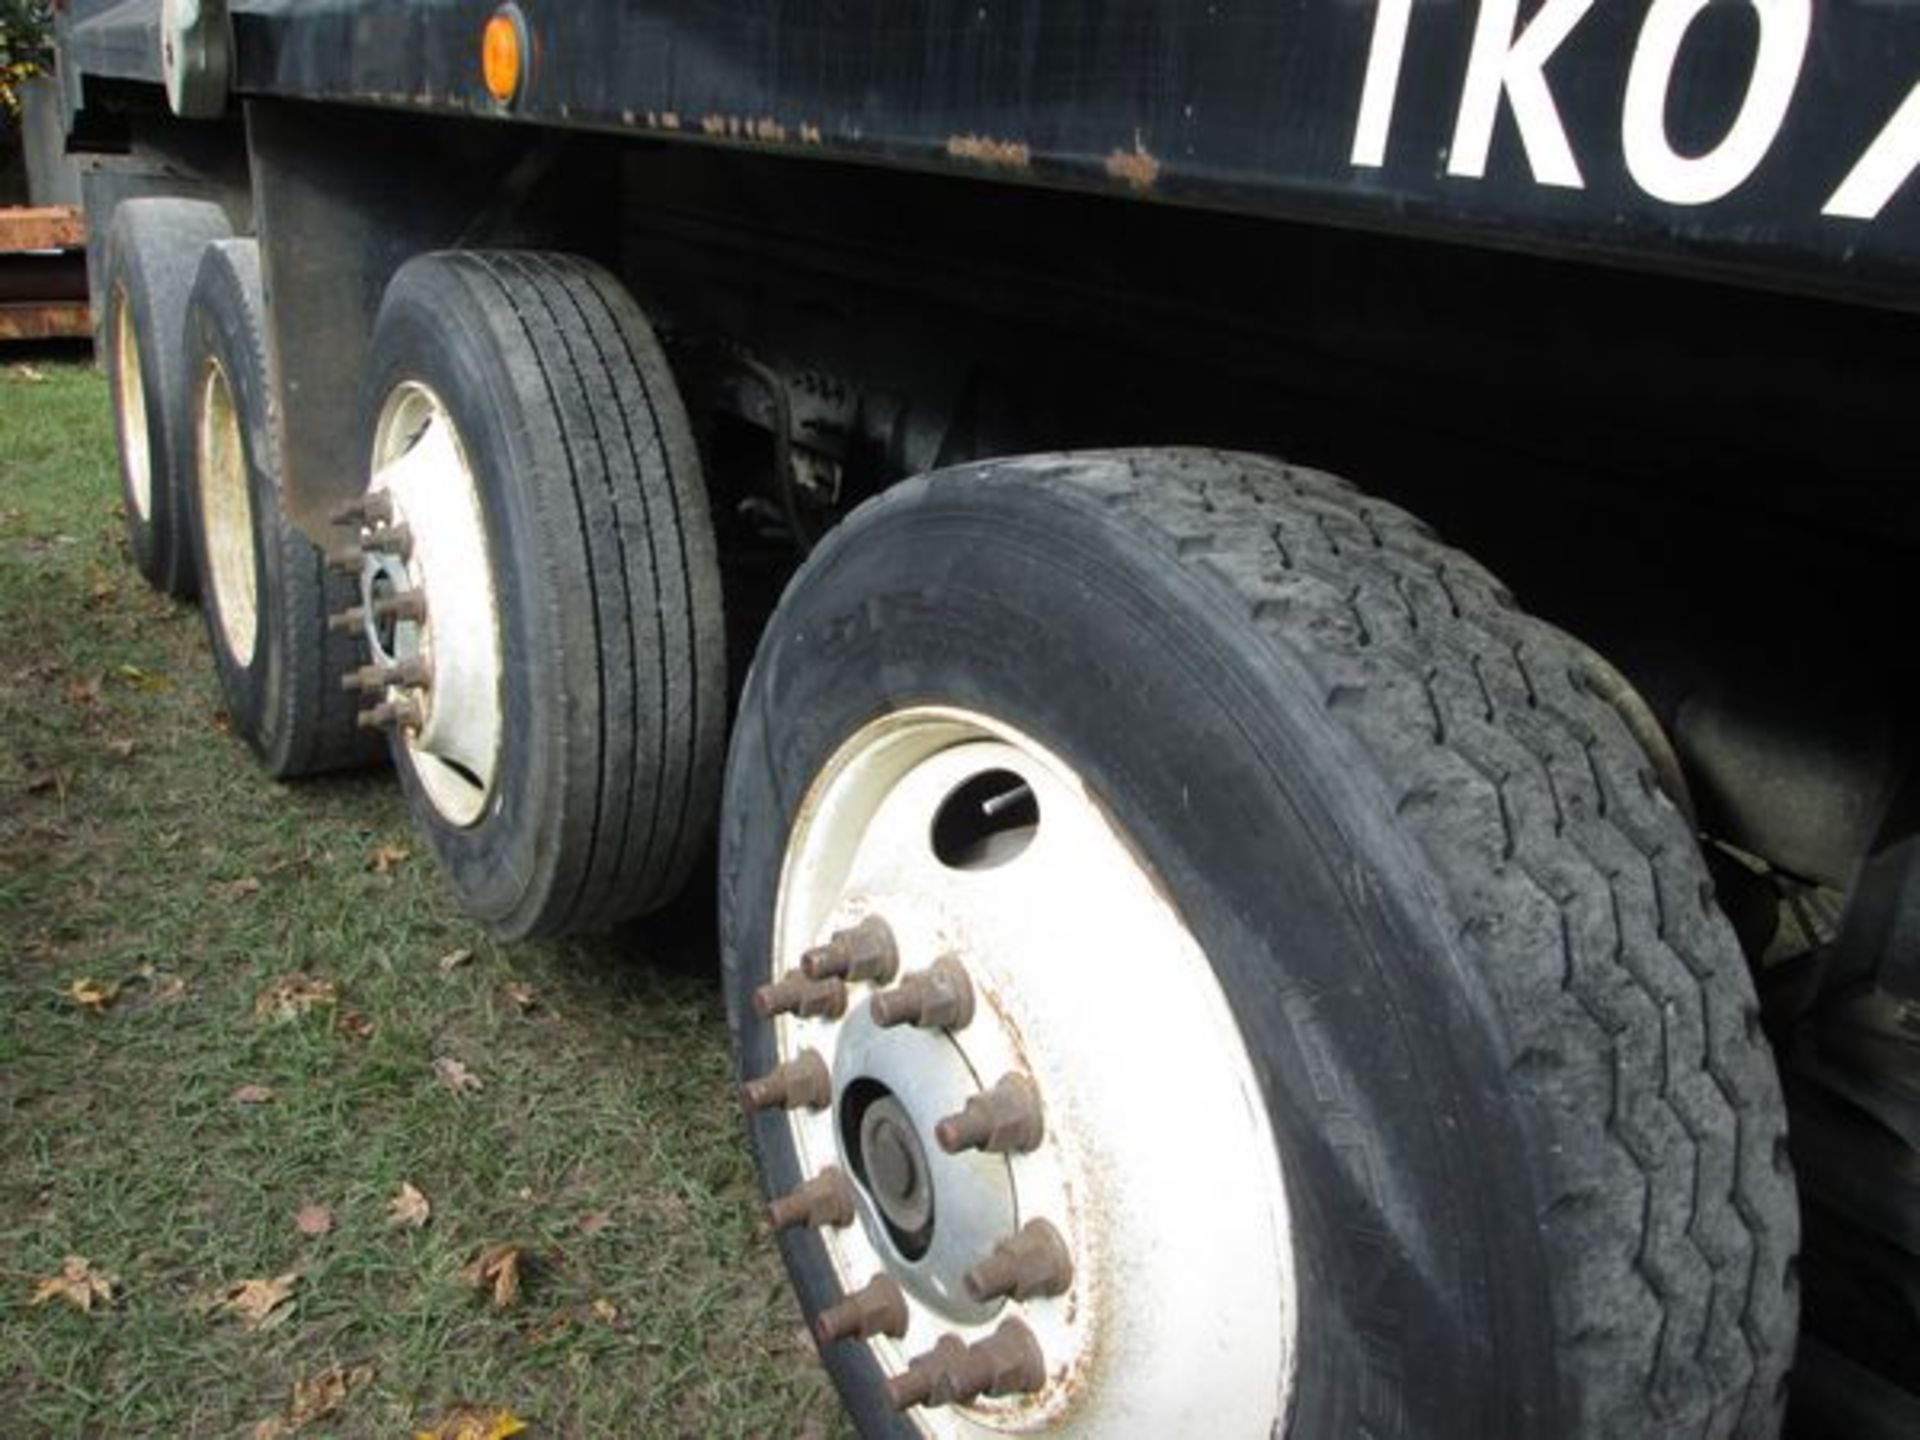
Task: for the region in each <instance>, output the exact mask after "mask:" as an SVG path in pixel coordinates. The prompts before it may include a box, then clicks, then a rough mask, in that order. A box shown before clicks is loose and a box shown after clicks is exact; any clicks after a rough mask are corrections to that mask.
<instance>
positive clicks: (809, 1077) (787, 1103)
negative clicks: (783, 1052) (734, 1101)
mask: <svg viewBox="0 0 1920 1440" xmlns="http://www.w3.org/2000/svg"><path fill="white" fill-rule="evenodd" d="M740 1101H741V1103H742V1104H743V1105H745V1106H746V1108H747V1113H748V1114H752V1113H753V1112H754V1111H756V1110H771V1109H772V1108H773V1107H775V1106H776V1105H777V1106H779V1107H780V1108H781V1109H782V1110H798V1109H800V1108H801V1107H803V1106H804V1107H805V1108H806V1109H808V1110H824V1109H826V1108H827V1106H828V1105H829V1104H831V1103H832V1101H833V1076H832V1075H830V1074H829V1073H827V1062H826V1061H824V1060H822V1059H821V1058H820V1052H819V1051H818V1050H802V1051H801V1052H800V1053H799V1054H798V1055H796V1056H794V1057H793V1059H791V1060H789V1061H787V1062H786V1063H785V1064H784V1065H776V1066H774V1067H773V1069H771V1070H769V1071H768V1072H767V1073H766V1074H765V1075H762V1076H761V1077H760V1078H759V1079H758V1080H749V1081H747V1083H746V1084H744V1085H742V1086H741V1087H740Z"/></svg>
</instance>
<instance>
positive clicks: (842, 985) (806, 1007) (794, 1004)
mask: <svg viewBox="0 0 1920 1440" xmlns="http://www.w3.org/2000/svg"><path fill="white" fill-rule="evenodd" d="M753 1008H754V1009H755V1010H757V1011H759V1012H760V1016H761V1018H762V1019H764V1020H771V1019H772V1018H773V1017H774V1016H775V1015H803V1016H808V1017H813V1016H820V1017H824V1018H825V1019H828V1020H838V1019H839V1018H840V1017H841V1016H842V1015H844V1014H846V1013H847V983H846V981H844V980H809V979H808V978H807V977H806V976H804V975H802V974H801V973H800V972H799V971H798V970H789V971H788V972H787V973H786V974H785V975H783V976H781V977H780V978H779V979H778V980H775V981H773V982H772V983H771V984H767V985H762V986H761V987H760V988H759V989H758V990H756V991H754V992H753Z"/></svg>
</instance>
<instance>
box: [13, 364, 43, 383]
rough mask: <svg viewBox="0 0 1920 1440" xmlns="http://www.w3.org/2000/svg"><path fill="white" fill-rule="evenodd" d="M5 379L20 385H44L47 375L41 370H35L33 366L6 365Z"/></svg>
mask: <svg viewBox="0 0 1920 1440" xmlns="http://www.w3.org/2000/svg"><path fill="white" fill-rule="evenodd" d="M7 379H9V380H12V381H15V382H17V383H19V384H21V385H44V384H46V383H47V377H46V374H45V373H44V372H43V371H40V370H36V369H35V368H34V367H33V366H31V365H24V364H22V365H9V366H8V367H7Z"/></svg>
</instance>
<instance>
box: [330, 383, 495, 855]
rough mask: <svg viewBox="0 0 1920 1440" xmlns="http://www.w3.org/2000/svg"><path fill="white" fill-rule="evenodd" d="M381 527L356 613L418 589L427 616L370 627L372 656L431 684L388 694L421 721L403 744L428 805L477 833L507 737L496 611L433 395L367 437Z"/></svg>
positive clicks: (394, 399) (469, 495) (473, 515)
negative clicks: (400, 539) (384, 507)
mask: <svg viewBox="0 0 1920 1440" xmlns="http://www.w3.org/2000/svg"><path fill="white" fill-rule="evenodd" d="M368 488H369V492H370V493H371V494H373V495H377V496H381V497H384V499H385V500H386V502H387V504H388V515H389V518H388V520H387V521H385V522H383V524H382V525H380V526H378V527H374V528H370V529H366V530H363V532H362V546H361V548H362V550H363V551H364V553H365V555H366V561H365V564H364V567H363V572H362V576H363V579H362V591H363V595H362V603H363V605H365V606H366V607H367V608H368V610H369V613H371V612H372V609H373V607H374V606H375V605H376V603H377V602H378V601H380V600H381V599H383V598H386V597H387V596H390V595H393V594H398V593H403V592H405V591H409V590H414V591H418V592H420V593H421V594H422V595H423V596H424V597H425V600H426V618H425V619H424V620H422V621H420V622H419V623H412V622H407V623H401V624H397V625H394V626H392V627H391V630H390V631H383V630H382V628H381V627H380V625H379V624H378V623H375V624H373V625H371V626H370V629H371V631H372V634H373V641H374V652H375V653H374V658H375V660H376V661H378V662H381V663H384V664H389V665H391V664H394V663H397V662H401V661H407V660H415V659H418V660H420V661H423V662H424V663H425V665H426V667H427V669H428V671H429V673H430V675H431V682H430V683H429V684H426V685H423V686H418V687H398V686H396V687H390V689H389V697H388V698H389V699H404V700H407V701H409V702H410V703H411V704H412V705H414V706H415V707H416V709H417V711H418V714H419V717H420V720H419V723H418V724H417V725H410V726H403V727H402V729H401V731H400V735H401V739H402V743H404V745H405V746H406V751H407V756H408V759H409V760H410V762H411V764H412V766H413V773H414V775H415V776H416V777H417V778H418V779H419V781H420V788H421V790H422V791H423V793H424V794H425V795H426V798H427V801H428V803H429V804H431V805H432V806H433V808H434V810H435V811H437V812H438V813H439V814H440V816H441V817H442V818H443V819H445V820H446V821H447V823H449V824H451V825H454V826H457V827H463V828H464V827H466V826H471V825H474V824H477V823H478V822H479V820H480V819H481V818H482V817H483V816H484V815H485V814H486V813H487V808H488V806H489V804H490V803H491V802H492V800H493V798H494V794H495V791H496V788H497V782H498V778H499V769H500V740H501V734H502V731H503V729H504V701H503V698H502V695H501V683H502V673H503V666H502V664H501V643H500V613H499V604H498V600H497V590H496V587H495V582H494V576H493V565H492V556H491V552H490V547H489V546H488V543H487V529H486V516H485V512H484V510H483V509H482V506H481V500H480V487H479V483H478V481H477V480H476V478H475V476H474V473H473V467H472V465H471V464H470V463H469V461H468V458H467V447H466V445H465V442H464V441H463V440H462V439H461V437H460V432H459V429H458V427H457V426H456V425H455V424H454V421H453V416H452V414H451V413H450V412H449V411H448V409H447V407H446V404H445V403H444V402H443V401H442V400H441V399H440V397H439V396H438V395H437V394H435V393H434V392H433V390H431V389H430V388H429V387H427V386H426V385H423V384H421V383H419V382H418V381H412V380H409V381H404V382H402V383H401V384H399V385H397V386H395V387H394V389H393V391H392V392H391V393H390V394H389V395H388V397H387V400H386V403H385V404H384V405H383V406H382V407H381V412H380V420H379V423H378V424H377V425H376V426H375V427H374V441H373V480H372V483H371V485H370V486H369V487H368ZM401 526H404V527H405V529H406V532H407V534H408V536H409V537H410V538H409V545H408V548H407V551H406V553H405V554H404V555H400V554H396V553H390V552H387V551H383V550H382V548H381V545H382V536H383V535H384V534H385V533H387V532H388V530H389V529H390V528H395V527H401Z"/></svg>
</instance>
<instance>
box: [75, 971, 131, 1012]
mask: <svg viewBox="0 0 1920 1440" xmlns="http://www.w3.org/2000/svg"><path fill="white" fill-rule="evenodd" d="M119 993H120V987H119V986H118V985H117V984H115V983H114V982H113V981H111V980H89V979H86V978H85V977H84V976H83V977H82V978H80V979H78V980H75V981H74V982H73V983H72V984H71V985H69V986H67V998H68V999H69V1000H71V1001H73V1003H74V1004H76V1005H78V1006H79V1007H80V1008H81V1009H82V1010H90V1011H92V1012H93V1013H94V1014H95V1015H98V1014H100V1013H102V1012H103V1011H104V1010H105V1009H106V1008H107V1007H108V1006H109V1005H111V1004H113V1002H114V999H115V997H116V996H118V995H119Z"/></svg>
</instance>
